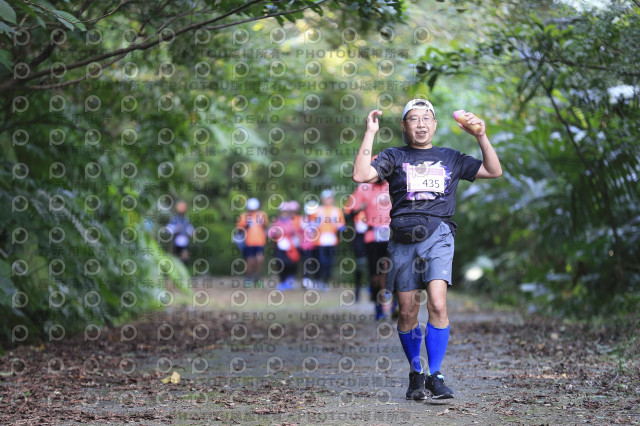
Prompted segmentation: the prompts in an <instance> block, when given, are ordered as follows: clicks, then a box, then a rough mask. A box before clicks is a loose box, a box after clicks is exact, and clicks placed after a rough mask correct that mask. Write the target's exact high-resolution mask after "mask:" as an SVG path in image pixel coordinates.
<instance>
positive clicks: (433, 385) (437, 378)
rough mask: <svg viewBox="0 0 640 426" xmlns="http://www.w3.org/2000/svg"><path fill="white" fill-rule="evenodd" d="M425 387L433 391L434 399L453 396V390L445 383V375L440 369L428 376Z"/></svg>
mask: <svg viewBox="0 0 640 426" xmlns="http://www.w3.org/2000/svg"><path fill="white" fill-rule="evenodd" d="M424 387H425V388H426V389H427V390H429V391H430V392H431V394H432V396H431V398H432V399H449V398H453V391H452V390H451V389H449V388H448V387H447V385H445V384H444V376H443V375H442V374H441V373H440V372H439V371H436V372H435V373H433V374H432V375H430V376H427V380H426V381H425V383H424Z"/></svg>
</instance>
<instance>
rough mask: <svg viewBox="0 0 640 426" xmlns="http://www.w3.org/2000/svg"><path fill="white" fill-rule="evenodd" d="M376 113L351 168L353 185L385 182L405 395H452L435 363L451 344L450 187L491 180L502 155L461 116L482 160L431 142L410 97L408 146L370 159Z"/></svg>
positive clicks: (427, 113) (405, 127) (418, 103)
mask: <svg viewBox="0 0 640 426" xmlns="http://www.w3.org/2000/svg"><path fill="white" fill-rule="evenodd" d="M380 115H382V112H381V111H379V110H374V111H371V112H370V113H369V115H368V116H367V129H366V131H365V134H364V138H363V139H362V144H361V146H360V150H359V151H358V153H357V154H356V158H355V162H354V166H353V180H354V181H355V182H360V183H364V182H379V181H381V180H387V182H388V183H389V194H390V195H391V199H392V208H391V231H392V239H391V241H389V246H388V251H389V258H390V260H391V267H390V270H389V272H388V275H387V290H389V291H390V292H393V291H394V290H395V291H396V292H397V294H398V303H399V309H400V316H399V319H398V334H399V337H400V342H401V344H402V348H403V350H404V352H405V355H406V357H407V360H408V361H409V365H410V369H411V371H410V373H409V387H408V389H407V392H406V397H407V399H415V400H423V399H426V398H427V395H426V393H425V388H426V389H427V390H429V391H430V392H431V394H432V398H434V399H446V398H453V391H452V390H451V389H449V388H448V387H447V386H446V385H445V383H444V376H443V375H442V374H441V373H440V366H441V364H442V360H443V359H444V354H445V352H446V349H447V344H448V342H449V318H448V316H447V286H448V285H451V266H452V262H453V250H454V236H455V230H456V225H455V223H454V222H453V221H452V220H451V216H452V215H453V213H454V211H455V201H456V189H457V187H458V182H459V181H460V180H461V179H464V180H468V181H470V182H473V180H474V179H475V178H482V179H489V178H497V177H499V176H501V175H502V168H501V166H500V160H499V159H498V156H497V155H496V153H495V151H494V149H493V147H492V146H491V143H490V142H489V138H488V137H487V135H486V129H485V124H484V121H482V120H480V119H479V118H478V117H476V116H475V115H474V114H472V113H466V118H467V125H468V126H473V125H475V124H480V126H479V128H477V130H476V131H475V133H474V131H472V130H470V129H467V128H465V127H464V126H462V125H460V124H459V126H460V127H461V128H462V129H463V130H465V131H466V132H467V133H469V134H472V135H473V136H475V138H476V140H477V141H478V145H479V146H480V150H481V151H482V161H480V160H477V159H475V158H473V157H470V156H468V155H465V154H462V153H460V152H459V151H456V150H454V149H450V148H444V147H438V146H434V145H433V144H432V140H433V136H434V134H435V131H436V127H437V124H438V122H437V121H436V113H435V109H434V108H433V105H431V103H430V102H429V101H427V100H426V99H413V100H411V101H410V102H409V103H407V105H406V106H405V108H404V111H403V113H402V123H401V127H402V133H403V139H404V141H405V142H406V144H407V145H406V146H403V147H394V148H387V149H385V150H383V151H382V152H381V153H380V154H379V155H378V158H376V159H375V160H374V161H373V162H371V149H372V146H373V139H374V137H375V134H376V132H377V131H378V129H379V124H378V116H380ZM423 289H426V290H427V297H428V299H427V310H428V312H429V321H428V323H427V327H426V331H425V333H426V336H425V346H426V348H427V357H428V368H429V370H428V372H427V374H426V375H425V373H424V371H423V369H422V365H421V363H420V346H421V343H422V330H421V329H420V326H419V324H418V312H419V310H420V303H419V299H420V294H419V292H420V291H421V290H423Z"/></svg>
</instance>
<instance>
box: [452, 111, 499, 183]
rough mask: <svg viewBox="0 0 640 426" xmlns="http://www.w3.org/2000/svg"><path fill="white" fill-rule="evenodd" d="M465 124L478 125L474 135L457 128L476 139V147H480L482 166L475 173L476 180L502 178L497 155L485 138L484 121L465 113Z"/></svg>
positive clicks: (460, 125) (468, 130)
mask: <svg viewBox="0 0 640 426" xmlns="http://www.w3.org/2000/svg"><path fill="white" fill-rule="evenodd" d="M466 118H467V123H468V124H469V125H473V124H480V126H481V127H480V129H479V130H478V131H477V132H476V133H474V132H473V131H472V130H470V129H467V128H466V127H464V126H463V125H462V124H460V123H458V126H459V127H460V128H461V129H462V130H464V131H465V132H467V133H469V134H471V135H473V136H475V137H476V140H477V141H478V145H480V151H482V165H481V166H480V169H479V170H478V173H476V178H477V179H494V178H498V177H500V176H502V166H501V165H500V159H499V158H498V154H496V151H495V150H494V149H493V146H492V145H491V142H490V141H489V138H488V137H487V133H486V128H485V124H484V120H481V119H480V118H478V117H476V116H475V115H474V114H473V113H471V112H467V113H466Z"/></svg>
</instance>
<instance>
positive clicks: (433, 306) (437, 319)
mask: <svg viewBox="0 0 640 426" xmlns="http://www.w3.org/2000/svg"><path fill="white" fill-rule="evenodd" d="M427 308H428V309H429V322H431V323H432V324H433V325H442V324H444V323H448V322H449V318H448V316H447V301H446V299H443V300H434V301H429V303H427Z"/></svg>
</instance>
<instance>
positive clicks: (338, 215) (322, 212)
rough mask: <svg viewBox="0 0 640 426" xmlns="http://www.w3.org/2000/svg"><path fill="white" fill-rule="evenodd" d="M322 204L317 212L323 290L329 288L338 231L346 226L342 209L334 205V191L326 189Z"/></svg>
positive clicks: (319, 276)
mask: <svg viewBox="0 0 640 426" xmlns="http://www.w3.org/2000/svg"><path fill="white" fill-rule="evenodd" d="M320 200H321V204H322V205H321V206H320V208H319V209H318V212H317V214H316V223H317V225H318V233H319V236H318V261H319V262H320V271H319V273H318V280H319V283H318V286H319V288H320V289H321V290H328V289H329V281H330V280H331V272H332V271H331V270H332V268H333V258H334V256H335V251H336V246H337V245H338V232H339V231H340V230H342V229H343V228H344V226H345V223H344V215H343V214H342V211H341V210H340V209H339V208H338V207H336V206H335V205H334V197H333V191H331V190H330V189H325V190H324V191H322V194H321V195H320Z"/></svg>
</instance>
